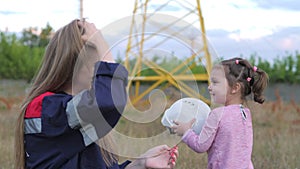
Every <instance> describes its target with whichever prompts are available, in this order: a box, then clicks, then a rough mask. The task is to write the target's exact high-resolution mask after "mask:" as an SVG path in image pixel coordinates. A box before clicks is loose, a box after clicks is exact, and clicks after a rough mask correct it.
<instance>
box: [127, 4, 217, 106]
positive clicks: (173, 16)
mask: <svg viewBox="0 0 300 169" xmlns="http://www.w3.org/2000/svg"><path fill="white" fill-rule="evenodd" d="M187 51H188V52H187ZM166 55H168V56H170V55H171V57H175V58H179V59H180V58H181V59H182V61H180V63H178V62H177V63H178V64H177V65H173V67H172V69H169V70H168V69H167V68H166V67H164V66H162V65H160V63H162V61H161V60H160V59H162V58H163V57H164V56H166ZM182 55H184V56H182ZM173 59H174V58H173ZM173 59H172V58H171V60H169V61H168V62H172V60H173ZM155 60H156V61H157V62H156V61H155ZM159 60H160V61H159ZM165 61H166V60H165ZM158 62H159V63H158ZM211 62H212V61H211V57H210V53H209V50H208V45H207V39H206V34H205V28H204V20H203V16H202V13H201V8H200V0H194V3H193V0H168V1H164V0H152V1H151V0H136V1H135V4H134V10H133V15H132V23H131V27H130V35H129V37H128V44H127V50H126V59H125V63H124V65H125V67H126V68H127V69H128V70H129V85H128V87H129V90H130V89H132V90H131V91H130V92H129V93H130V97H131V103H132V104H135V103H137V102H138V101H139V100H141V99H143V98H144V97H145V96H146V95H147V94H149V93H150V92H151V91H152V90H154V89H156V88H158V87H160V88H161V87H162V86H170V85H172V86H174V87H176V88H177V89H178V90H179V91H180V92H182V93H183V94H185V95H186V96H189V97H195V98H200V99H201V100H204V101H205V102H207V103H209V102H210V100H208V99H207V98H205V97H204V96H203V95H202V94H201V92H199V91H198V88H197V89H195V88H193V87H191V86H190V85H189V83H190V82H191V81H193V82H196V83H198V82H199V81H201V82H204V83H208V79H209V72H210V70H211V65H212V63H211ZM199 63H202V64H203V65H204V66H203V67H204V68H205V69H206V71H205V72H200V73H195V72H192V71H191V70H192V69H193V67H195V66H197V64H198V66H199ZM170 64H171V63H170ZM147 72H152V74H151V75H147ZM191 72H192V73H191ZM196 72H197V71H196ZM143 83H146V84H147V85H148V87H147V88H146V89H143V90H141V84H143Z"/></svg>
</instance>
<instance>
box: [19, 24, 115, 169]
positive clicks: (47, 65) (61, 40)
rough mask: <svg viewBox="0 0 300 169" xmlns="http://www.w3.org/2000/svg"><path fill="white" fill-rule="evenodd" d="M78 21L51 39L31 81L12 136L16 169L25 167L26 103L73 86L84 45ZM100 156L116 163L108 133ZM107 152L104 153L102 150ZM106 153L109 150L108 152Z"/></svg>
mask: <svg viewBox="0 0 300 169" xmlns="http://www.w3.org/2000/svg"><path fill="white" fill-rule="evenodd" d="M77 22H78V20H77V19H76V20H73V21H72V22H70V23H69V24H68V25H66V26H64V27H62V28H61V29H59V30H58V31H57V32H56V33H55V34H54V36H53V37H52V38H51V40H50V42H49V44H48V46H47V48H46V51H45V54H44V57H43V60H42V63H41V66H40V68H39V71H38V73H37V75H36V76H35V78H34V81H33V83H32V86H31V88H30V90H29V92H28V94H27V97H26V99H25V100H24V102H23V104H22V106H21V110H20V112H21V113H20V115H19V117H18V119H17V126H16V133H15V161H16V162H15V168H16V169H23V168H25V148H24V114H25V111H26V108H27V106H28V104H29V103H30V102H31V101H32V100H33V99H34V98H35V97H37V96H39V95H41V94H42V93H44V92H46V91H50V92H54V93H55V92H59V91H64V90H66V89H67V88H68V87H70V86H71V85H72V78H73V74H74V67H75V65H76V62H77V61H78V57H79V54H80V53H82V50H83V49H84V42H83V40H82V39H81V34H82V32H83V31H82V28H80V27H79V26H78V24H77ZM101 140H102V141H101V142H102V144H101V147H103V148H101V153H102V156H103V159H104V161H105V162H106V164H107V165H111V164H112V163H114V162H116V161H117V156H116V155H114V154H112V153H110V152H114V151H113V150H114V148H115V147H114V145H113V144H110V143H111V141H112V138H111V136H110V135H109V134H108V135H107V136H105V137H104V138H102V139H101ZM104 149H106V150H104ZM107 150H109V151H107Z"/></svg>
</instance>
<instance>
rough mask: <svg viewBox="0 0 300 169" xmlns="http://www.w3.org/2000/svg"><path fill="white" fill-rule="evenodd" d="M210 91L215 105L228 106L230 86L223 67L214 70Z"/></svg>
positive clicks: (211, 76)
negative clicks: (227, 98) (227, 99)
mask: <svg viewBox="0 0 300 169" xmlns="http://www.w3.org/2000/svg"><path fill="white" fill-rule="evenodd" d="M208 90H209V93H210V95H211V98H212V101H213V102H214V103H217V104H226V97H227V94H228V91H229V85H228V82H227V79H226V77H225V72H224V70H223V68H222V67H217V68H213V69H212V72H211V75H210V85H209V86H208Z"/></svg>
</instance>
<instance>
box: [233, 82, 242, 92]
mask: <svg viewBox="0 0 300 169" xmlns="http://www.w3.org/2000/svg"><path fill="white" fill-rule="evenodd" d="M240 90H241V84H240V83H235V84H234V85H233V86H232V87H231V94H236V93H238V92H240Z"/></svg>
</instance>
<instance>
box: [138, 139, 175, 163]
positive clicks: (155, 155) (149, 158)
mask: <svg viewBox="0 0 300 169" xmlns="http://www.w3.org/2000/svg"><path fill="white" fill-rule="evenodd" d="M143 157H144V158H145V159H146V161H145V167H146V168H157V169H162V168H164V169H171V168H173V167H174V166H175V164H176V160H177V157H178V147H177V146H175V147H173V148H171V149H170V148H169V147H168V146H167V145H161V146H156V147H154V148H151V149H150V150H148V151H147V152H146V153H145V154H144V155H143Z"/></svg>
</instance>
